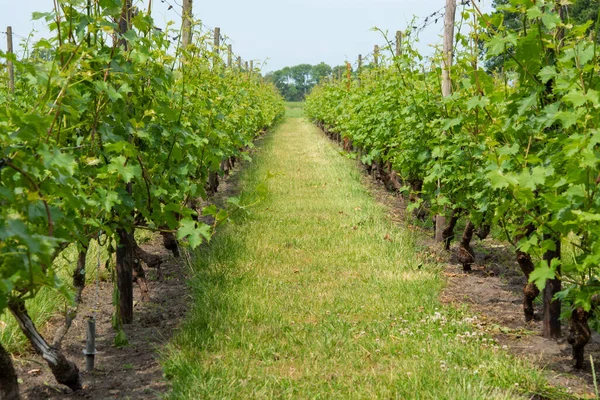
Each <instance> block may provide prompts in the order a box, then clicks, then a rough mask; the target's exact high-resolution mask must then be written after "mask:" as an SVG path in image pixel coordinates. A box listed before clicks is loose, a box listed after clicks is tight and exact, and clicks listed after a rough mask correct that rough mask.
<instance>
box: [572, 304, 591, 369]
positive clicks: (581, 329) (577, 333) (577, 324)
mask: <svg viewBox="0 0 600 400" xmlns="http://www.w3.org/2000/svg"><path fill="white" fill-rule="evenodd" d="M590 314H591V313H590V312H588V311H585V310H584V309H583V307H578V308H576V309H575V310H573V314H571V318H570V319H569V338H568V339H567V341H568V342H569V344H570V345H571V348H572V349H573V361H574V362H575V368H577V369H581V368H583V361H584V357H583V350H584V348H585V345H586V344H588V342H589V341H590V338H591V337H592V330H591V329H590V326H589V325H588V319H589V318H590Z"/></svg>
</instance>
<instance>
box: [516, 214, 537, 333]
mask: <svg viewBox="0 0 600 400" xmlns="http://www.w3.org/2000/svg"><path fill="white" fill-rule="evenodd" d="M534 230H535V227H534V226H533V225H531V224H530V225H527V227H526V228H525V232H523V233H522V234H520V235H517V236H516V237H515V243H516V244H518V243H519V242H520V241H521V239H523V238H526V237H529V236H530V235H531V234H532V233H533V231H534ZM515 254H516V257H517V264H519V267H520V268H521V271H522V272H523V275H525V278H527V283H526V284H525V286H524V287H523V314H524V316H525V322H530V321H533V318H534V316H535V313H534V308H533V301H534V300H535V299H536V297H538V295H539V294H540V290H539V289H538V287H537V286H536V285H535V284H534V283H533V282H529V275H531V273H532V272H533V270H534V268H535V265H534V264H533V260H532V259H531V256H530V255H529V254H527V253H524V252H522V251H521V250H519V249H518V248H517V251H516V252H515Z"/></svg>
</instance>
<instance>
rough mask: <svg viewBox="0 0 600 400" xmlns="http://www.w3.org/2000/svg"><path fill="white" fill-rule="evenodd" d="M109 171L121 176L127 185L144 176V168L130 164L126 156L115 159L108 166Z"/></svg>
mask: <svg viewBox="0 0 600 400" xmlns="http://www.w3.org/2000/svg"><path fill="white" fill-rule="evenodd" d="M108 171H109V172H113V173H117V174H119V175H120V176H121V177H122V178H123V181H125V183H129V182H131V180H132V179H133V178H139V177H141V176H142V168H141V167H140V166H139V165H131V164H128V163H127V158H125V157H124V156H118V157H113V158H112V159H111V160H110V164H109V165H108Z"/></svg>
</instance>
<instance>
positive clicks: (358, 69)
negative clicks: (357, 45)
mask: <svg viewBox="0 0 600 400" xmlns="http://www.w3.org/2000/svg"><path fill="white" fill-rule="evenodd" d="M361 71H362V54H359V55H358V68H357V71H356V76H357V77H358V86H360V84H361V82H360V73H361Z"/></svg>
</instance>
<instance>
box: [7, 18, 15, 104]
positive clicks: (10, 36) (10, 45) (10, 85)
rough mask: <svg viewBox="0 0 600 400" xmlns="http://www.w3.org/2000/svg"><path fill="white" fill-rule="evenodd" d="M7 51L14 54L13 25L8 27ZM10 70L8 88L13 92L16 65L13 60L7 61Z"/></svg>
mask: <svg viewBox="0 0 600 400" xmlns="http://www.w3.org/2000/svg"><path fill="white" fill-rule="evenodd" d="M6 53H7V54H13V33H12V26H7V27H6ZM6 69H7V70H8V90H9V91H10V92H11V93H13V92H14V91H15V66H14V64H13V62H12V61H7V62H6Z"/></svg>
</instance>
